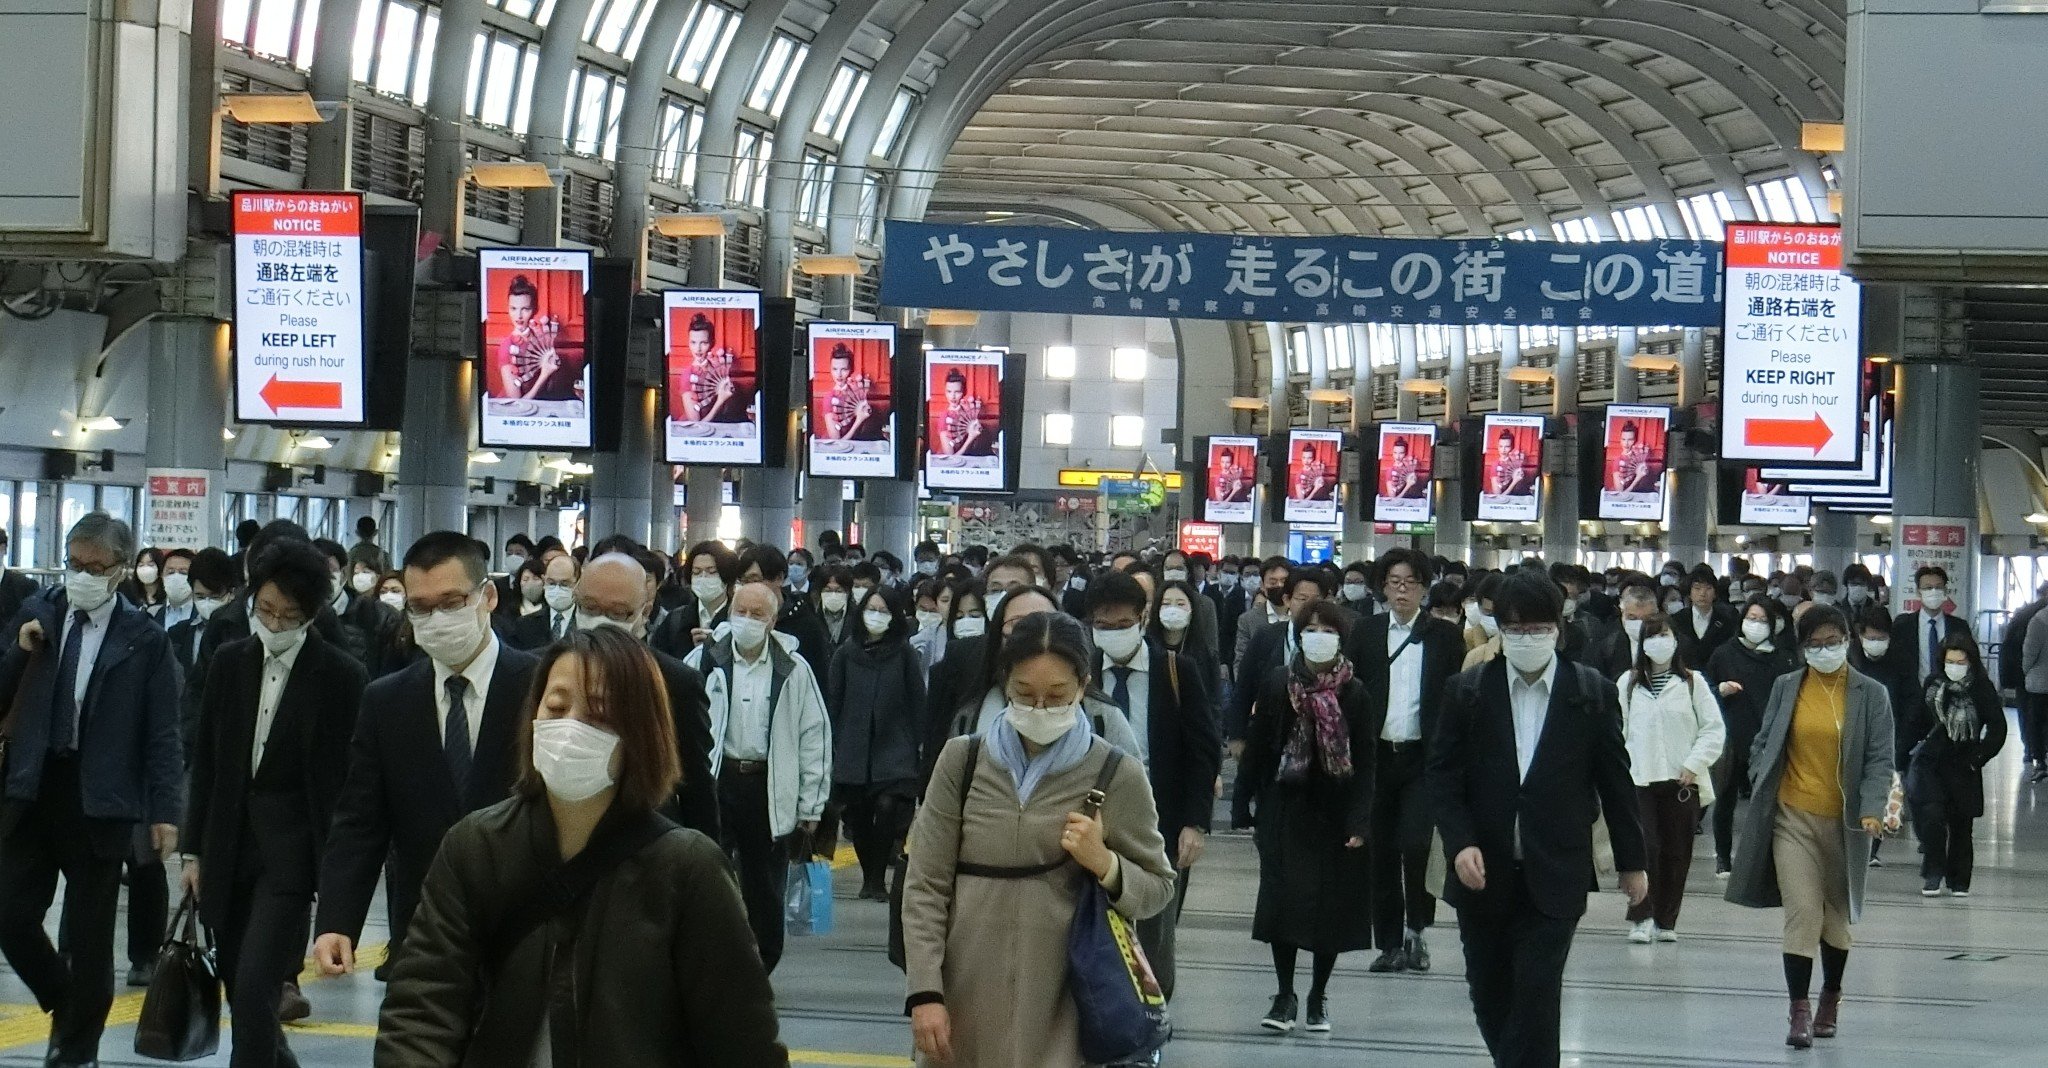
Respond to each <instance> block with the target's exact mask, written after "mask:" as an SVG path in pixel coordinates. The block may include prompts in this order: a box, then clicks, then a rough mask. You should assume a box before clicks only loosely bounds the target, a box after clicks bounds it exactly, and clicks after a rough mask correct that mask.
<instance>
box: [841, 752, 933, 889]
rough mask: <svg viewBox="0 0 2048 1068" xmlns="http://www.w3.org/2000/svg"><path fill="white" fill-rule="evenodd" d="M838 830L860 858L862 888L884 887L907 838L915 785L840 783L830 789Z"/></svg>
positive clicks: (912, 782) (910, 782) (914, 805)
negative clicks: (841, 831) (901, 844)
mask: <svg viewBox="0 0 2048 1068" xmlns="http://www.w3.org/2000/svg"><path fill="white" fill-rule="evenodd" d="M832 801H833V803H834V805H835V806H836V807H837V808H838V809H839V826H840V827H841V828H842V829H843V830H844V831H845V833H846V838H847V840H848V841H850V842H852V843H853V851H854V853H855V854H856V855H858V856H859V857H860V875H861V885H862V886H863V887H874V886H886V885H887V884H888V879H889V865H890V864H892V863H894V862H895V860H896V854H897V851H898V848H897V847H898V843H900V842H902V841H903V840H904V839H905V838H907V837H909V835H910V819H911V816H913V815H914V814H915V813H916V809H917V781H916V780H914V779H905V780H903V781H901V782H878V783H865V784H854V783H841V784H839V785H836V786H834V787H833V788H832Z"/></svg>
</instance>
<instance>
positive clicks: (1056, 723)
mask: <svg viewBox="0 0 2048 1068" xmlns="http://www.w3.org/2000/svg"><path fill="white" fill-rule="evenodd" d="M1003 718H1004V719H1007V720H1009V721H1010V726H1012V727H1015V728H1016V729H1017V733H1018V734H1021V735H1023V736H1024V739H1025V740H1026V741H1028V742H1031V743H1033V744H1035V745H1051V744H1052V743H1054V742H1057V741H1059V740H1060V739H1061V738H1064V737H1066V736H1067V732H1068V731H1070V730H1073V729H1074V726H1075V724H1077V723H1078V722H1080V718H1081V706H1080V705H1060V706H1058V707H1056V708H1033V707H1031V706H1030V705H1026V704H1021V703H1019V702H1016V701H1012V702H1010V707H1009V708H1007V709H1004V710H1003Z"/></svg>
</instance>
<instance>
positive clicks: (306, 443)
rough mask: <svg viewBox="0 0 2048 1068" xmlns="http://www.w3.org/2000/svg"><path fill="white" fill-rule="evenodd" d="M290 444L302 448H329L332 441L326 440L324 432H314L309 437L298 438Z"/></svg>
mask: <svg viewBox="0 0 2048 1068" xmlns="http://www.w3.org/2000/svg"><path fill="white" fill-rule="evenodd" d="M292 444H294V445H297V446H298V447H299V448H302V449H331V448H333V447H334V442H332V441H329V440H327V435H325V434H314V435H313V436H311V437H305V438H300V439H299V440H297V441H295V442H293V443H292Z"/></svg>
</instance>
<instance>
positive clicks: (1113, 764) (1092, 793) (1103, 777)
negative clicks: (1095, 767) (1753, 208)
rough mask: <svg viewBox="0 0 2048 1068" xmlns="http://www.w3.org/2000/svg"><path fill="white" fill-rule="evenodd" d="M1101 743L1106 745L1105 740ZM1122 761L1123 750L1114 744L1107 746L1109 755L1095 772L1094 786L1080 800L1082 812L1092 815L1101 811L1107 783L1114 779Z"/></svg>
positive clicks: (1107, 788)
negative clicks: (1100, 768)
mask: <svg viewBox="0 0 2048 1068" xmlns="http://www.w3.org/2000/svg"><path fill="white" fill-rule="evenodd" d="M1103 744H1104V745H1108V743H1107V742H1104V743H1103ZM1123 762H1124V751H1123V750H1121V749H1118V748H1117V747H1116V746H1113V745H1111V746H1109V755H1108V756H1107V757H1106V758H1104V760H1103V761H1102V770H1100V771H1098V772H1096V773H1095V788H1094V789H1092V790H1089V791H1088V796H1087V797H1085V798H1083V799H1082V800H1081V811H1082V813H1083V814H1085V815H1089V816H1094V815H1097V814H1099V813H1101V811H1102V803H1103V802H1104V801H1107V800H1108V799H1109V784H1110V783H1112V782H1114V781H1116V769H1117V766H1118V765H1120V764H1122V763H1123Z"/></svg>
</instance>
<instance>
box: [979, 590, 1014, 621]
mask: <svg viewBox="0 0 2048 1068" xmlns="http://www.w3.org/2000/svg"><path fill="white" fill-rule="evenodd" d="M1009 595H1010V591H1009V590H990V591H988V596H987V597H984V598H982V605H981V607H982V611H983V612H984V613H985V614H987V615H991V616H992V615H995V614H996V609H997V608H999V607H1001V606H1002V603H1003V598H1005V597H1008V596H1009Z"/></svg>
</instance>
